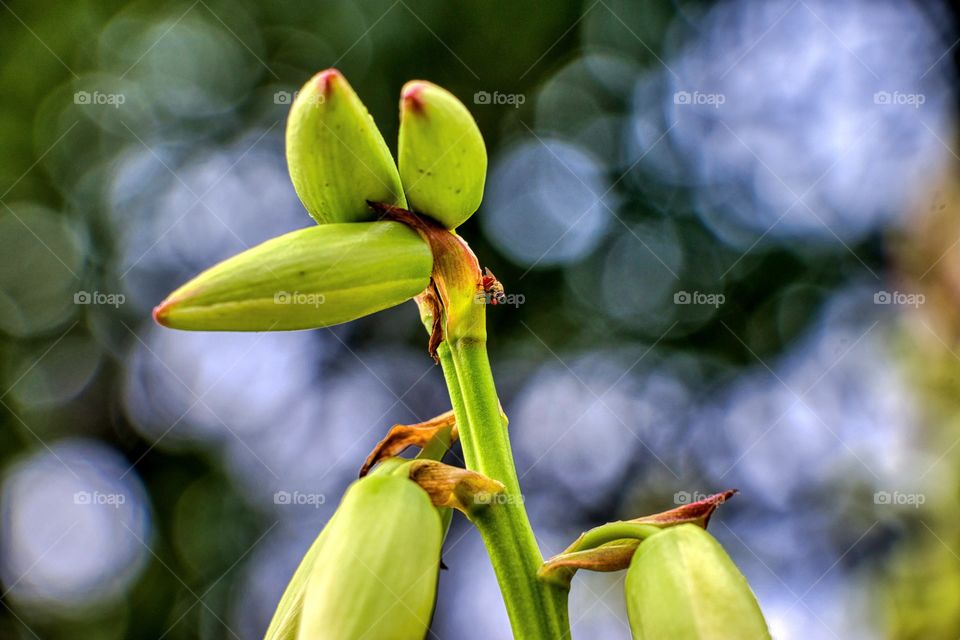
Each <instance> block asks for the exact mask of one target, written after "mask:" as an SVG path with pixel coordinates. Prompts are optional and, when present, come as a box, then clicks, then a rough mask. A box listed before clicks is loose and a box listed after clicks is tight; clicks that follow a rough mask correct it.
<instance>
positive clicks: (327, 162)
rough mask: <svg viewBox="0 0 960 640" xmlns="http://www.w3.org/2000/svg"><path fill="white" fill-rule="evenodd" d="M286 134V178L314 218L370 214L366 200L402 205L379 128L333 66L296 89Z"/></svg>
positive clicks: (363, 217) (393, 167) (394, 168)
mask: <svg viewBox="0 0 960 640" xmlns="http://www.w3.org/2000/svg"><path fill="white" fill-rule="evenodd" d="M286 139H287V166H288V168H289V170H290V178H291V180H292V181H293V186H294V188H295V189H296V190H297V195H299V196H300V200H301V201H302V202H303V206H304V207H306V209H307V211H308V212H309V213H310V215H311V216H313V218H314V219H315V220H316V221H317V222H319V223H321V224H322V223H329V222H355V221H362V220H372V219H374V216H373V213H372V212H371V211H370V209H369V208H368V207H367V200H372V201H374V202H387V203H390V204H394V205H397V206H401V207H403V206H406V201H405V200H404V197H403V187H402V186H401V185H400V175H399V174H398V173H397V165H396V163H394V161H393V156H392V155H391V154H390V150H389V149H388V148H387V144H386V142H384V140H383V136H382V135H380V130H379V129H377V125H376V123H374V121H373V118H372V117H371V116H370V113H369V112H368V111H367V108H366V107H365V106H364V105H363V103H362V102H361V101H360V98H359V97H357V94H356V93H354V91H353V88H352V87H351V86H350V84H349V83H348V82H347V79H346V78H344V77H343V75H341V74H340V72H339V71H337V70H336V69H327V70H326V71H321V72H320V73H318V74H316V75H315V76H313V77H312V78H311V79H310V80H309V81H307V83H306V84H305V85H303V88H302V89H300V91H299V92H298V93H297V98H296V100H294V102H293V106H291V107H290V116H289V118H288V120H287V134H286Z"/></svg>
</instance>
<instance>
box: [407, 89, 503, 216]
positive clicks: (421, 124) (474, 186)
mask: <svg viewBox="0 0 960 640" xmlns="http://www.w3.org/2000/svg"><path fill="white" fill-rule="evenodd" d="M397 155H398V159H399V163H400V178H401V179H402V180H403V189H404V192H405V193H406V195H407V201H408V202H409V203H410V206H411V207H413V209H414V210H416V211H419V212H421V213H423V214H426V215H428V216H430V217H431V218H433V219H435V220H437V221H438V222H439V223H440V224H442V225H443V226H445V227H446V228H448V229H455V228H456V227H459V226H460V225H461V224H462V223H463V222H464V221H465V220H466V219H467V218H469V217H470V216H471V215H473V212H474V211H476V210H477V208H479V207H480V200H481V199H482V198H483V183H484V180H485V178H486V173H487V150H486V148H485V147H484V145H483V136H481V135H480V129H478V128H477V123H476V122H475V121H474V119H473V116H471V115H470V112H469V111H467V108H466V107H465V106H463V103H461V102H460V101H459V100H457V98H456V97H455V96H454V95H453V94H452V93H450V92H449V91H447V90H446V89H442V88H440V87H438V86H437V85H435V84H432V83H430V82H426V81H424V80H414V81H411V82H408V83H407V84H406V85H404V87H403V93H402V94H401V98H400V143H399V148H398V151H397Z"/></svg>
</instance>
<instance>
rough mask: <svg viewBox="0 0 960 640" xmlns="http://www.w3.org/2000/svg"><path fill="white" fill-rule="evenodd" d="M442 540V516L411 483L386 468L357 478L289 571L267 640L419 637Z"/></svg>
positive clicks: (433, 595) (424, 630) (432, 596)
mask: <svg viewBox="0 0 960 640" xmlns="http://www.w3.org/2000/svg"><path fill="white" fill-rule="evenodd" d="M442 543H443V525H442V524H441V519H440V515H439V514H438V512H437V509H436V508H435V507H434V506H433V505H432V504H431V502H430V498H429V497H428V496H427V494H426V493H425V492H424V491H423V490H422V489H421V488H420V487H419V486H417V484H416V483H414V482H411V481H410V480H409V479H407V478H406V477H405V476H401V475H390V474H374V475H370V476H367V477H365V478H363V479H361V480H358V481H356V482H354V483H353V484H352V485H351V486H350V488H349V489H347V492H346V493H345V494H344V496H343V500H342V501H341V503H340V505H339V506H338V507H337V511H336V513H335V514H334V515H333V517H332V518H331V519H330V521H329V522H328V523H327V526H326V527H325V528H324V530H323V532H322V533H321V534H320V537H319V538H318V539H317V542H315V543H314V547H312V548H311V550H310V551H309V552H308V554H307V556H306V557H305V558H304V561H303V565H301V567H300V568H299V569H298V570H297V572H296V573H295V574H294V578H293V580H292V581H291V584H290V586H289V587H288V589H287V593H285V594H284V596H283V599H282V600H281V602H280V606H278V608H277V613H276V614H275V617H274V621H273V623H271V625H270V629H269V630H268V632H267V635H266V640H324V639H326V638H331V639H332V638H336V639H337V640H359V639H360V638H364V639H366V638H391V639H394V640H421V639H422V638H423V637H424V636H425V635H426V633H427V629H428V628H429V625H430V618H431V615H432V612H433V605H434V600H435V598H436V588H437V575H438V571H439V566H440V547H441V545H442ZM304 565H306V566H304ZM293 629H296V635H292V631H293ZM283 633H286V634H287V635H282V634H283Z"/></svg>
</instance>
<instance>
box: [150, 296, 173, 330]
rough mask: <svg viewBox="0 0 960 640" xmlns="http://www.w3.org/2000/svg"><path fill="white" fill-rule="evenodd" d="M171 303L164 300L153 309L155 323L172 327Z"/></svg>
mask: <svg viewBox="0 0 960 640" xmlns="http://www.w3.org/2000/svg"><path fill="white" fill-rule="evenodd" d="M169 316H170V301H169V300H164V301H163V302H161V303H160V304H158V305H157V306H155V307H154V308H153V321H154V322H156V323H157V324H159V325H160V326H163V327H169V326H170V317H169Z"/></svg>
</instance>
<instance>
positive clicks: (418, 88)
mask: <svg viewBox="0 0 960 640" xmlns="http://www.w3.org/2000/svg"><path fill="white" fill-rule="evenodd" d="M428 84H429V83H427V82H426V81H424V80H411V81H410V82H408V83H406V84H405V85H403V90H402V91H401V92H400V106H401V108H402V110H404V111H410V112H413V113H417V114H420V113H423V96H422V95H421V94H422V93H423V90H424V89H425V88H426V87H427V86H428Z"/></svg>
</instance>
